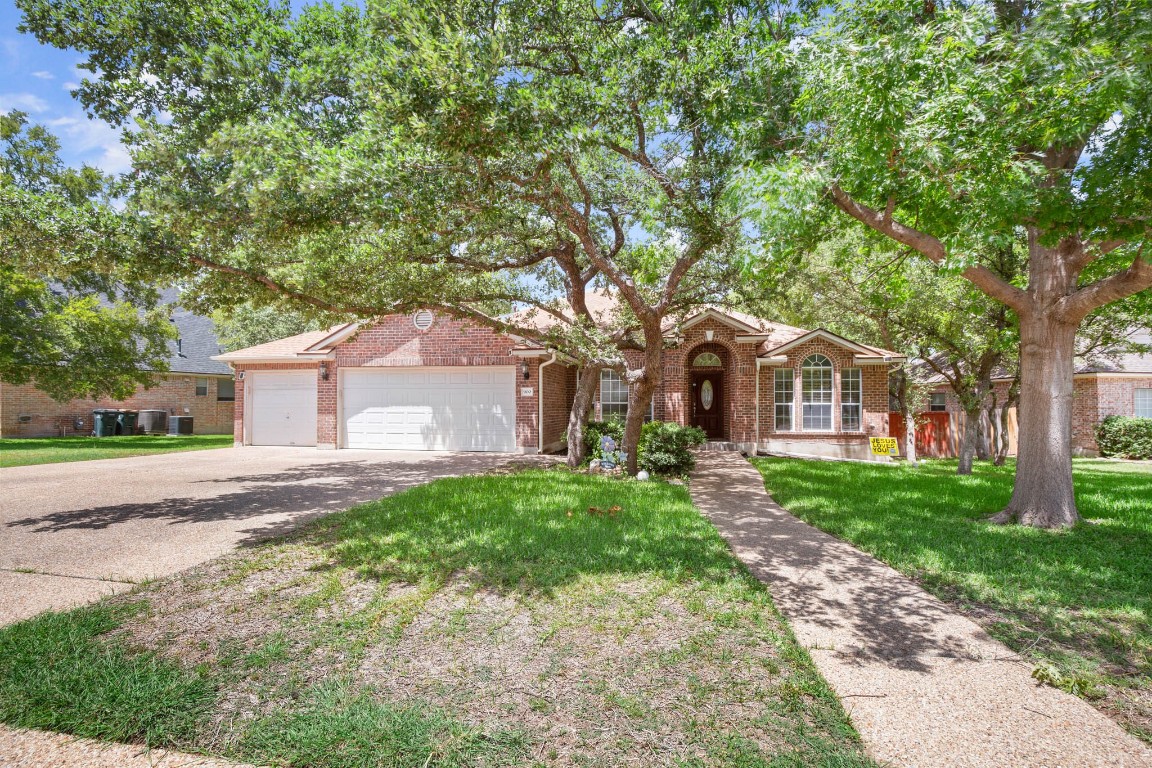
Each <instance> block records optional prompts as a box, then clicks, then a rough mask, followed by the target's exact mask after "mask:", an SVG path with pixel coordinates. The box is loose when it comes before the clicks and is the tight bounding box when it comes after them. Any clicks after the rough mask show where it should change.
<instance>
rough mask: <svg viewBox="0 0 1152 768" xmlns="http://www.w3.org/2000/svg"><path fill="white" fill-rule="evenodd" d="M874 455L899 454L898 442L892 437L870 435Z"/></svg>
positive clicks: (869, 439) (869, 440)
mask: <svg viewBox="0 0 1152 768" xmlns="http://www.w3.org/2000/svg"><path fill="white" fill-rule="evenodd" d="M868 442H869V443H871V444H872V454H873V455H874V456H899V455H900V443H899V442H898V441H897V440H896V438H894V437H870V438H868Z"/></svg>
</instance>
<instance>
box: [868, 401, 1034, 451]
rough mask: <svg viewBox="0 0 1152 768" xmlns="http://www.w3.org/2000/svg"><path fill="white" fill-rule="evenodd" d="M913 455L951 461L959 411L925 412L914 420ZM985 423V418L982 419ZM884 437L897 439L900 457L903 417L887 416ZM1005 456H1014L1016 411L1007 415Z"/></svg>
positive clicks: (956, 447) (956, 446) (960, 424)
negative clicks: (914, 450)
mask: <svg viewBox="0 0 1152 768" xmlns="http://www.w3.org/2000/svg"><path fill="white" fill-rule="evenodd" d="M916 420H917V422H919V425H918V426H917V427H916V454H917V455H918V456H921V457H923V458H935V459H944V458H955V457H956V456H957V455H959V453H960V437H961V435H963V434H964V423H965V416H964V414H963V413H961V412H959V411H926V412H924V413H921V414H920V415H919V416H918V417H917V418H916ZM984 420H985V422H987V417H986V416H985V417H984ZM888 436H889V437H895V438H899V440H900V453H901V454H903V453H904V417H903V416H902V415H901V414H900V413H899V412H898V411H893V412H891V413H889V414H888ZM1008 455H1009V456H1015V455H1016V409H1015V408H1012V409H1010V410H1009V411H1008Z"/></svg>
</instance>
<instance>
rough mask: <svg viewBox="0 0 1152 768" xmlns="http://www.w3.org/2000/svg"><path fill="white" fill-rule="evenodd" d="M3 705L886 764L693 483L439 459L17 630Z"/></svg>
mask: <svg viewBox="0 0 1152 768" xmlns="http://www.w3.org/2000/svg"><path fill="white" fill-rule="evenodd" d="M0 720H3V721H4V722H6V723H8V724H10V725H17V726H25V727H43V728H57V729H61V730H66V731H68V732H70V733H76V734H81V735H92V736H96V737H103V738H117V739H121V740H131V741H136V742H140V743H150V744H158V745H159V744H163V745H169V746H174V747H178V748H182V749H185V750H193V751H201V752H206V753H212V754H219V755H225V756H229V757H233V758H237V759H241V760H243V761H246V762H251V763H257V764H270V765H277V766H317V767H319V768H324V767H328V766H331V767H339V768H358V767H360V766H389V767H390V768H392V767H400V766H415V767H416V768H430V767H431V766H497V765H523V766H592V765H637V766H656V765H660V766H666V765H677V766H686V767H700V768H703V766H741V767H747V768H756V767H758V766H759V767H761V768H767V767H768V766H773V767H775V766H796V767H797V768H807V767H809V766H826V767H827V768H832V767H833V766H836V767H838V768H851V767H853V766H872V765H873V764H872V763H871V762H870V761H869V760H868V759H867V758H865V757H864V756H863V755H862V752H861V747H860V744H859V741H858V738H857V737H856V735H855V733H854V731H853V730H852V728H851V725H850V724H849V722H848V720H847V718H846V716H845V714H844V712H843V710H842V709H841V707H840V704H839V702H838V701H837V700H836V698H835V696H834V695H833V693H832V692H831V691H830V689H829V688H828V686H827V685H826V683H825V682H824V681H823V680H822V679H821V678H820V677H819V675H818V673H817V672H816V671H815V668H814V667H813V666H812V663H811V661H810V660H809V658H808V657H807V655H806V654H805V653H804V651H803V650H802V649H801V648H800V647H799V646H798V645H797V644H796V641H795V639H794V638H793V637H792V635H791V633H790V631H789V630H788V628H787V626H786V624H785V623H784V622H783V620H782V619H781V617H780V616H779V614H778V613H777V612H776V610H775V608H774V607H773V605H772V601H771V598H770V597H769V595H768V592H767V590H766V589H765V588H764V587H763V585H762V584H760V582H758V581H757V580H756V579H754V578H753V577H752V576H751V575H750V574H749V573H748V571H747V570H746V569H745V568H744V567H743V566H742V565H741V564H740V563H739V562H738V561H736V560H735V559H734V558H733V557H732V556H731V554H730V553H729V551H728V548H727V546H726V545H725V543H724V541H723V540H722V539H721V538H720V536H719V534H718V533H717V532H716V530H715V528H713V527H712V525H711V524H710V523H709V522H708V521H707V520H705V519H704V518H703V517H702V516H701V515H700V514H699V512H698V511H697V510H696V509H695V508H694V507H693V506H692V504H691V501H690V500H689V497H688V494H687V492H686V490H685V489H684V488H683V487H682V486H675V485H670V484H665V483H662V482H648V483H640V482H636V481H632V480H621V479H618V478H610V477H601V476H589V475H584V474H573V473H570V472H568V471H566V470H563V469H553V470H540V469H537V470H528V471H523V472H519V473H513V474H502V475H501V474H493V475H488V476H479V477H466V478H454V479H445V480H439V481H436V482H434V483H431V484H429V485H426V486H421V487H418V488H414V489H412V490H409V491H406V492H404V493H401V494H398V495H396V496H392V497H389V498H385V499H383V500H381V501H378V502H374V503H371V504H366V505H362V506H360V507H357V508H354V509H352V510H349V511H347V512H344V513H340V514H337V515H334V516H330V517H327V518H324V519H322V520H319V521H317V522H316V523H314V524H313V525H311V526H310V527H308V528H306V529H304V530H303V531H301V532H299V533H297V534H295V535H294V536H292V537H290V538H288V539H284V540H279V541H274V542H269V543H267V544H264V545H261V546H259V547H256V548H252V549H247V550H244V551H241V552H237V553H234V554H232V555H229V556H227V557H225V558H221V559H219V560H216V561H213V562H210V563H207V564H205V565H203V566H201V567H198V568H195V569H193V570H191V571H188V572H185V573H184V574H181V575H179V576H176V577H172V578H170V579H167V580H163V581H158V582H155V583H152V584H149V585H147V586H145V587H143V588H140V589H138V590H137V591H135V592H134V593H132V594H129V595H122V596H119V597H115V598H109V599H108V600H106V601H104V602H103V603H100V604H98V605H96V606H92V607H88V608H82V609H79V610H76V611H72V612H70V613H66V614H49V615H46V616H41V617H38V618H34V619H32V620H30V621H28V622H25V623H24V624H22V625H16V626H14V627H10V628H7V629H3V630H0Z"/></svg>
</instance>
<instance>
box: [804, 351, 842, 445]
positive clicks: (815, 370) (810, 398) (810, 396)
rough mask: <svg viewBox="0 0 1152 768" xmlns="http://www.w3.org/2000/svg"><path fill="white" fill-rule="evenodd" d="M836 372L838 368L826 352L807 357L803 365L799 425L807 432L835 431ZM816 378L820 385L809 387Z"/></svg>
mask: <svg viewBox="0 0 1152 768" xmlns="http://www.w3.org/2000/svg"><path fill="white" fill-rule="evenodd" d="M835 373H836V371H835V367H834V366H833V364H832V361H831V360H830V359H829V358H828V357H827V356H826V355H822V354H820V353H816V354H813V355H809V356H808V357H806V358H804V362H803V363H802V364H801V366H800V406H801V411H800V427H801V429H802V430H803V431H804V432H833V431H835V429H836V423H835V419H834V416H833V406H834V405H835V402H834V401H835V399H836V384H835ZM816 377H819V380H818V381H816V382H815V383H817V384H819V388H815V387H810V386H809V385H810V384H811V383H813V382H814V380H815V379H816ZM817 398H818V399H817ZM825 425H826V426H825Z"/></svg>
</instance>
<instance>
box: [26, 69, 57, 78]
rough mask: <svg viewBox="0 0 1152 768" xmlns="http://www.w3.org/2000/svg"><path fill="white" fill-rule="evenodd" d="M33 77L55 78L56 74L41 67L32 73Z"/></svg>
mask: <svg viewBox="0 0 1152 768" xmlns="http://www.w3.org/2000/svg"><path fill="white" fill-rule="evenodd" d="M32 77H38V78H40V79H41V80H55V79H56V75H54V74H52V73H51V72H49V71H48V70H46V69H41V70H38V71H36V72H33V73H32Z"/></svg>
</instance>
